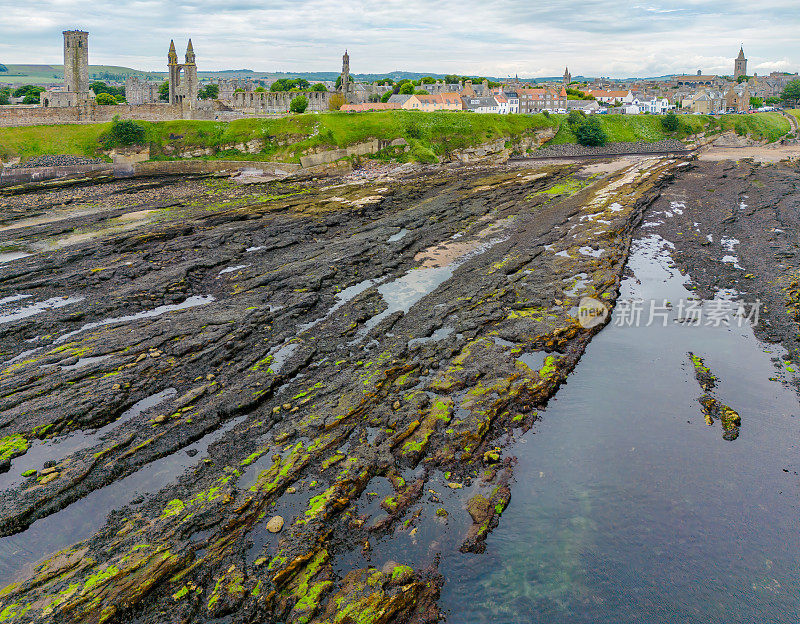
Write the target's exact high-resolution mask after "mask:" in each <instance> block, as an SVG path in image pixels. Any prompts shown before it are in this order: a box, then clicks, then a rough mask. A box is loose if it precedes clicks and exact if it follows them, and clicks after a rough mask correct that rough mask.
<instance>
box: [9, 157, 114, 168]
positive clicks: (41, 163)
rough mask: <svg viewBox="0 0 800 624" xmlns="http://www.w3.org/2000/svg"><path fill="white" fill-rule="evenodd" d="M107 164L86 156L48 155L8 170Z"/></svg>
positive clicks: (13, 166)
mask: <svg viewBox="0 0 800 624" xmlns="http://www.w3.org/2000/svg"><path fill="white" fill-rule="evenodd" d="M101 162H105V161H104V160H101V159H100V158H87V157H86V156H70V155H67V154H48V155H46V156H37V157H36V158H31V159H30V160H27V161H25V162H24V163H20V164H18V165H11V166H9V167H6V169H21V168H25V169H27V168H29V167H69V166H72V165H91V164H93V163H101Z"/></svg>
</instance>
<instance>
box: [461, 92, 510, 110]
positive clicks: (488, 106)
mask: <svg viewBox="0 0 800 624" xmlns="http://www.w3.org/2000/svg"><path fill="white" fill-rule="evenodd" d="M461 102H462V103H463V110H465V111H469V112H472V113H482V114H485V113H494V114H498V113H499V112H500V107H499V105H498V103H497V100H496V99H495V98H494V96H491V95H485V96H483V95H465V96H463V97H462V98H461Z"/></svg>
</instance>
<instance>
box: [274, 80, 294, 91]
mask: <svg viewBox="0 0 800 624" xmlns="http://www.w3.org/2000/svg"><path fill="white" fill-rule="evenodd" d="M296 86H297V81H296V80H293V79H292V78H279V79H278V80H276V81H275V82H273V83H272V86H270V88H269V90H270V91H272V92H273V93H283V92H285V91H291V90H292V89H294V88H295V87H296Z"/></svg>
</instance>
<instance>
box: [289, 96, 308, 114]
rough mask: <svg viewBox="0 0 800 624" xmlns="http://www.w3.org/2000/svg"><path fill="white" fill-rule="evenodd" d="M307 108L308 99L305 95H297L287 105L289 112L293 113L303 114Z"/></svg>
mask: <svg viewBox="0 0 800 624" xmlns="http://www.w3.org/2000/svg"><path fill="white" fill-rule="evenodd" d="M307 108H308V98H307V97H306V96H305V95H298V96H297V97H296V98H293V99H292V102H291V104H289V110H290V111H292V112H293V113H305V112H306V109H307Z"/></svg>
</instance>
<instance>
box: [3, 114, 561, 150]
mask: <svg viewBox="0 0 800 624" xmlns="http://www.w3.org/2000/svg"><path fill="white" fill-rule="evenodd" d="M140 123H142V125H143V126H145V128H146V130H147V141H148V142H149V143H150V149H151V154H152V155H153V156H154V157H155V158H167V157H168V156H167V153H166V152H165V150H164V147H165V146H167V145H169V144H173V145H179V146H181V147H185V148H212V149H215V150H221V151H219V153H215V154H214V155H213V157H214V158H228V159H238V160H243V159H249V160H278V161H284V162H299V160H300V156H301V155H302V153H303V152H304V151H306V150H308V149H310V148H330V149H335V148H338V147H347V146H349V145H353V144H355V143H360V142H362V141H367V140H370V139H374V138H380V139H387V140H391V139H396V138H404V139H406V140H407V141H408V142H409V144H410V145H411V151H410V153H409V154H407V155H404V156H403V158H405V159H408V160H419V161H423V162H433V161H435V160H436V158H437V157H438V156H442V155H446V154H447V153H449V152H450V151H452V150H454V149H460V148H464V147H469V146H474V145H479V144H481V143H485V142H487V141H491V140H494V139H500V138H507V139H514V138H517V137H521V136H524V135H525V134H526V133H531V132H533V131H535V130H537V129H540V128H548V127H555V126H557V125H558V123H559V120H558V119H557V118H556V117H550V118H549V119H548V118H547V117H545V116H544V115H532V116H527V115H525V116H523V115H462V114H458V113H414V112H407V111H382V112H377V113H359V114H348V113H326V114H323V115H312V114H307V115H296V116H292V117H283V118H279V119H240V120H237V121H232V122H227V123H223V122H216V121H189V120H179V121H168V122H156V123H149V122H140ZM108 127H109V124H91V125H80V126H77V125H75V126H73V125H60V126H30V127H23V128H0V158H4V159H8V158H10V157H15V156H20V157H21V158H22V159H23V160H25V159H27V158H30V157H32V156H37V155H41V154H77V155H84V156H97V155H98V154H99V153H100V151H101V147H102V146H101V144H100V142H99V139H100V136H101V135H102V133H103V132H105V131H106V130H107V129H108ZM170 135H173V136H176V135H177V136H181V138H180V139H177V140H175V141H173V140H170V138H169V137H170ZM254 139H264V140H265V142H266V145H267V147H266V148H265V149H264V151H263V152H261V153H259V154H249V155H246V154H242V153H241V152H238V151H234V150H227V151H225V148H227V147H230V146H231V145H232V144H235V143H246V142H248V141H251V140H254ZM281 144H283V145H281Z"/></svg>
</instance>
